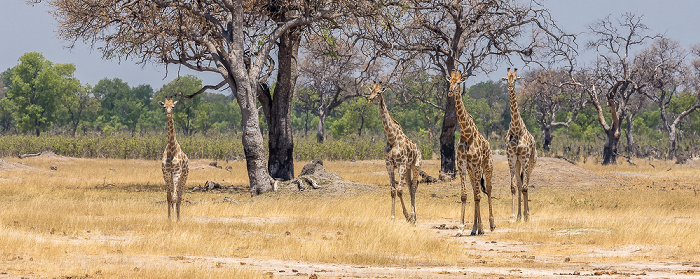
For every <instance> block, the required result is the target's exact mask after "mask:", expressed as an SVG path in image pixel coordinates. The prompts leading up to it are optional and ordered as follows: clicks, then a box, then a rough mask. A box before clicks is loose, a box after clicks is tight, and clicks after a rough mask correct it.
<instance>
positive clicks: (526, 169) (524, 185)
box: [521, 159, 531, 222]
mask: <svg viewBox="0 0 700 279" xmlns="http://www.w3.org/2000/svg"><path fill="white" fill-rule="evenodd" d="M530 171H531V168H530V162H529V160H528V159H525V164H524V165H523V178H522V181H521V185H522V186H521V187H522V188H521V189H522V190H521V191H522V192H523V211H524V212H523V215H524V216H523V217H524V219H525V222H527V221H529V220H530V207H529V205H528V201H527V200H528V196H527V194H528V183H527V182H529V181H530Z"/></svg>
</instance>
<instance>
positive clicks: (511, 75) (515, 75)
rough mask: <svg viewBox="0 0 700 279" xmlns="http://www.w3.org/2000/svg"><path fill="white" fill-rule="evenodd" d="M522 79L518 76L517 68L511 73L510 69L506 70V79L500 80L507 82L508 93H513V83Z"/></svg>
mask: <svg viewBox="0 0 700 279" xmlns="http://www.w3.org/2000/svg"><path fill="white" fill-rule="evenodd" d="M522 78H523V77H519V76H518V68H515V69H514V70H513V71H512V72H511V71H510V68H508V74H507V75H506V77H504V78H501V80H504V81H506V82H508V91H513V90H515V81H517V80H519V79H522Z"/></svg>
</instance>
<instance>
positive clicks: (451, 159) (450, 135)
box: [440, 98, 458, 178]
mask: <svg viewBox="0 0 700 279" xmlns="http://www.w3.org/2000/svg"><path fill="white" fill-rule="evenodd" d="M457 121H458V120H457V112H456V110H455V100H454V98H447V101H446V102H445V116H444V118H443V122H442V132H441V133H440V172H441V173H444V174H449V175H450V177H451V178H454V177H455V175H456V173H457V170H456V168H455V129H456V128H457Z"/></svg>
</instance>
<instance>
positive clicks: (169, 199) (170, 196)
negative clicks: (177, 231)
mask: <svg viewBox="0 0 700 279" xmlns="http://www.w3.org/2000/svg"><path fill="white" fill-rule="evenodd" d="M172 209H173V193H172V191H171V190H170V189H168V220H170V218H171V217H170V216H171V215H172V212H171V211H172Z"/></svg>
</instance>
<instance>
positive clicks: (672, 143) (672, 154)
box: [666, 125, 676, 160]
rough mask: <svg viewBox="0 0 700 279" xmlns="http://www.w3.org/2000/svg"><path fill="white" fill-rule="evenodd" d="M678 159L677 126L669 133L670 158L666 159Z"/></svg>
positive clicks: (673, 126) (672, 127) (670, 128)
mask: <svg viewBox="0 0 700 279" xmlns="http://www.w3.org/2000/svg"><path fill="white" fill-rule="evenodd" d="M673 158H676V125H671V126H670V127H669V132H668V157H666V159H668V160H673Z"/></svg>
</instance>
